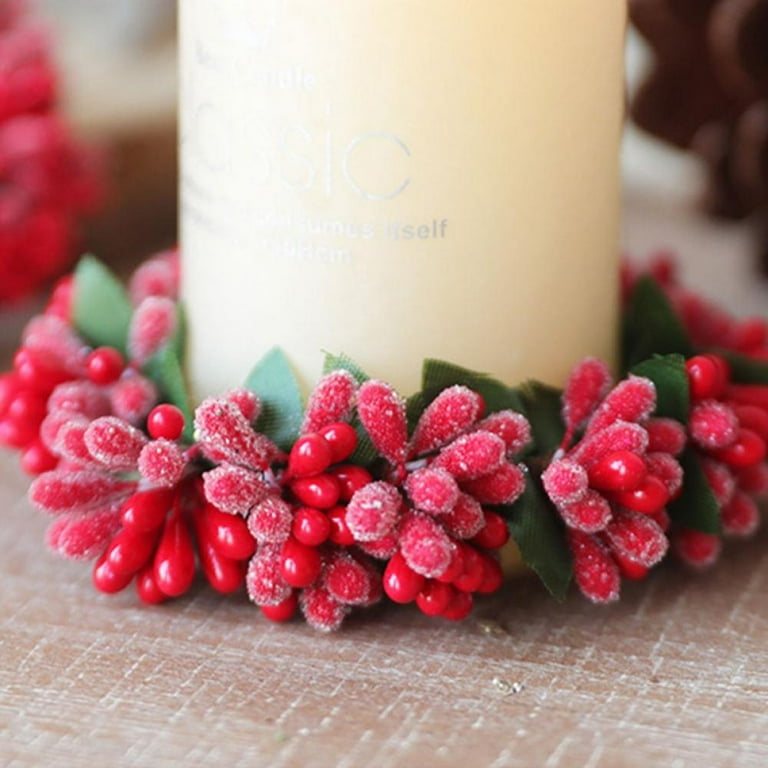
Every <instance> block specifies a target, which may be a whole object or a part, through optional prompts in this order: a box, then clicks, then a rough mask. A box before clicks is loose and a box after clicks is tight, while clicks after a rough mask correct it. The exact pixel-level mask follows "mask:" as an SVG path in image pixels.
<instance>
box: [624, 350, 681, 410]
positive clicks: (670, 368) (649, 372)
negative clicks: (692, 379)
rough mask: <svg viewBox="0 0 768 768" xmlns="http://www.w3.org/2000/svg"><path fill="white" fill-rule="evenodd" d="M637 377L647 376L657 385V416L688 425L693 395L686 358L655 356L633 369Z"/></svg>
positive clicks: (679, 356)
mask: <svg viewBox="0 0 768 768" xmlns="http://www.w3.org/2000/svg"><path fill="white" fill-rule="evenodd" d="M632 373H634V374H635V375H636V376H645V377H646V378H648V379H650V380H651V381H652V382H653V383H654V384H655V385H656V414H657V415H658V416H666V417H668V418H670V419H677V420H678V421H679V422H681V423H682V424H687V423H688V414H689V412H690V410H691V393H690V387H689V384H688V373H687V372H686V368H685V358H684V357H683V356H682V355H654V356H653V357H652V358H651V359H650V360H643V362H642V363H638V364H637V365H635V366H634V367H633V368H632Z"/></svg>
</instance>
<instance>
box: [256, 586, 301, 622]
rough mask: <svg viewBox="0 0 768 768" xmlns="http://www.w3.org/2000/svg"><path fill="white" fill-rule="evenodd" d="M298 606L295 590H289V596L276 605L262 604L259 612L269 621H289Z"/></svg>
mask: <svg viewBox="0 0 768 768" xmlns="http://www.w3.org/2000/svg"><path fill="white" fill-rule="evenodd" d="M298 607H299V598H298V596H297V595H296V593H295V592H291V594H290V596H289V597H286V598H285V600H283V601H282V602H281V603H278V604H277V605H262V606H261V612H262V613H263V614H264V616H265V617H266V618H268V619H269V620H270V621H277V622H283V621H290V620H291V619H292V618H293V617H294V615H295V614H296V609H297V608H298Z"/></svg>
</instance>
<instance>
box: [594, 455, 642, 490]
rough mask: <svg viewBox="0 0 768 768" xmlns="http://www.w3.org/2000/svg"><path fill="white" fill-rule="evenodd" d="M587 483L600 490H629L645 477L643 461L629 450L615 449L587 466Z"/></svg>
mask: <svg viewBox="0 0 768 768" xmlns="http://www.w3.org/2000/svg"><path fill="white" fill-rule="evenodd" d="M587 473H588V476H589V484H590V485H591V486H592V487H593V488H597V489H598V490H600V491H631V490H633V489H634V488H637V486H638V485H640V483H641V482H642V481H643V480H644V479H645V476H646V474H647V470H646V466H645V461H644V460H643V458H642V456H638V455H637V454H636V453H632V452H631V451H615V452H614V453H609V454H608V455H607V456H605V457H604V458H602V459H600V461H598V462H596V463H595V464H593V465H592V466H591V467H589V469H588V471H587Z"/></svg>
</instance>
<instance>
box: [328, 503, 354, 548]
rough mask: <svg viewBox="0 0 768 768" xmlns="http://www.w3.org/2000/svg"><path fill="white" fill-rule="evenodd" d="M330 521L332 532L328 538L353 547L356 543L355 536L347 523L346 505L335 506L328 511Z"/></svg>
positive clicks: (335, 542) (336, 542)
mask: <svg viewBox="0 0 768 768" xmlns="http://www.w3.org/2000/svg"><path fill="white" fill-rule="evenodd" d="M328 522H329V523H330V524H331V532H330V534H329V535H328V538H329V539H330V540H331V541H332V542H333V543H334V544H339V545H340V546H342V547H351V546H352V545H353V544H354V543H355V537H354V536H353V535H352V531H350V530H349V526H348V525H347V509H346V507H334V508H333V509H332V510H331V511H330V512H329V513H328Z"/></svg>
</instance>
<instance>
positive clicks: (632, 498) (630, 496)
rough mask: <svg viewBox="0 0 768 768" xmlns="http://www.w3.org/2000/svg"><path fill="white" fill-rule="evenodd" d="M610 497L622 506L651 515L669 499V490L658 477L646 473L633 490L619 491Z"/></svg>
mask: <svg viewBox="0 0 768 768" xmlns="http://www.w3.org/2000/svg"><path fill="white" fill-rule="evenodd" d="M611 498H612V499H613V501H615V502H616V503H617V504H620V505H621V506H622V507H626V508H627V509H631V510H633V511H634V512H642V513H643V514H644V515H651V514H653V513H654V512H657V511H658V510H660V509H661V508H662V507H663V506H664V505H665V504H666V503H667V502H668V501H669V490H668V489H667V486H666V485H665V483H664V482H663V481H662V480H660V479H659V478H658V477H656V476H655V475H648V476H647V477H646V478H645V479H644V480H643V481H642V482H641V483H640V485H639V486H638V487H637V488H635V489H634V490H633V491H621V492H619V493H615V494H612V495H611Z"/></svg>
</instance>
